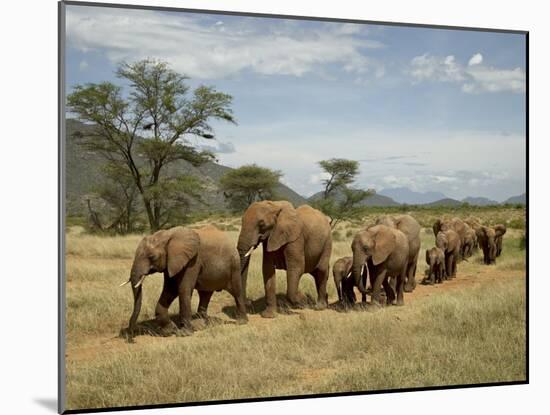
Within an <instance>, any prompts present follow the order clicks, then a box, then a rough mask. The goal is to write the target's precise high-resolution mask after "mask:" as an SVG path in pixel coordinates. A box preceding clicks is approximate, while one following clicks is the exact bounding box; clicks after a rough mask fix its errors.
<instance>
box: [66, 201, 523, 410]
mask: <svg viewBox="0 0 550 415" xmlns="http://www.w3.org/2000/svg"><path fill="white" fill-rule="evenodd" d="M385 211H388V209H385ZM383 212H384V209H372V214H370V215H369V216H370V217H366V218H364V219H363V220H362V221H357V222H353V223H352V222H342V223H339V224H338V226H337V228H336V230H335V232H334V245H333V253H332V260H331V265H332V263H333V262H334V261H336V260H337V259H338V258H339V257H341V256H347V255H351V252H350V242H351V239H352V238H353V235H354V233H355V231H357V230H358V229H359V228H360V227H361V224H362V223H368V222H369V221H370V220H372V219H373V218H374V217H376V216H377V215H379V214H381V213H383ZM390 213H395V211H391V212H390ZM409 213H411V214H412V215H413V216H414V217H416V218H417V220H418V221H419V222H420V223H421V225H422V226H423V230H422V233H421V235H422V248H421V249H422V250H421V254H420V258H419V263H418V271H417V281H420V280H421V279H422V278H423V272H424V270H425V268H426V265H425V262H424V250H425V249H426V248H429V247H431V246H433V243H434V237H433V233H432V231H431V228H430V226H431V223H433V221H434V220H435V218H436V217H439V216H441V215H443V214H452V215H457V216H462V217H465V216H469V214H470V213H473V214H475V215H476V216H478V217H481V218H482V220H483V221H484V223H487V224H494V223H503V222H507V223H508V227H509V229H508V232H507V233H506V235H505V236H504V249H503V254H502V256H501V257H499V258H497V264H496V265H491V266H486V265H483V264H482V262H481V253H480V252H477V253H476V254H475V255H474V256H473V257H472V258H470V259H469V261H468V262H461V263H460V264H459V265H458V276H457V278H456V279H454V280H452V281H447V282H445V283H443V284H441V285H435V286H424V285H421V284H418V285H417V288H416V290H415V291H414V293H412V294H406V296H405V306H404V307H394V306H391V307H385V308H383V309H381V310H380V311H377V312H368V311H364V310H353V311H349V312H342V311H339V310H337V309H335V308H334V307H331V308H330V309H328V310H324V311H314V310H312V309H307V308H306V309H299V310H290V309H286V308H284V307H283V308H282V309H281V314H280V315H279V316H278V317H277V318H276V319H274V320H271V319H269V320H268V319H262V318H261V317H260V316H259V314H257V313H258V312H259V311H260V310H261V309H262V307H263V295H264V290H263V282H262V276H261V253H260V252H259V251H260V250H261V249H260V250H258V252H256V253H255V254H254V255H253V256H252V260H251V264H250V273H249V292H248V294H249V296H250V297H251V298H252V299H253V300H255V301H254V303H253V307H254V310H252V312H251V314H249V323H248V324H247V325H243V326H237V325H235V324H234V320H233V318H232V316H233V315H234V303H233V299H232V297H231V296H230V295H229V294H227V293H225V292H220V293H215V294H214V296H213V298H212V302H211V304H210V308H209V314H210V316H211V317H212V321H211V322H210V323H209V324H208V325H205V324H204V322H203V321H202V320H199V319H196V320H194V321H193V324H194V326H195V327H196V329H197V331H196V332H195V333H194V334H193V335H192V336H190V337H169V338H163V337H156V336H154V335H151V334H143V335H140V336H138V337H136V343H135V344H127V343H126V341H125V339H123V338H121V337H119V332H120V330H121V329H123V328H125V327H127V324H128V319H129V316H130V313H131V310H132V295H131V290H130V289H129V288H128V287H127V286H126V287H123V288H119V287H118V285H119V284H120V283H121V282H123V281H125V280H127V279H128V275H129V270H130V266H131V263H132V259H133V254H134V250H135V248H136V246H137V244H138V242H139V240H140V239H141V235H132V236H123V237H122V236H116V237H102V236H93V235H89V234H86V233H85V232H83V230H82V228H79V227H70V228H68V230H67V236H66V238H67V252H66V258H67V309H66V317H67V327H66V329H67V335H66V373H67V377H66V387H67V388H66V389H67V402H66V404H67V408H68V409H79V408H101V407H116V406H129V405H144V404H155V403H157V404H162V403H181V402H194V401H207V400H220V399H223V400H228V399H240V398H253V397H266V396H284V395H297V394H300V395H303V394H317V393H334V392H346V391H369V390H380V389H394V388H409V387H423V386H434V385H455V384H470V383H486V382H505V381H521V380H525V376H526V365H525V364H526V350H525V341H526V339H525V335H526V330H525V310H526V289H525V288H526V286H525V282H526V281H525V279H526V273H525V250H522V249H520V239H521V238H522V236H523V235H524V229H523V227H524V215H525V211H524V209H523V208H513V207H509V208H493V209H478V210H477V211H475V212H469V211H468V210H464V209H459V210H457V211H455V212H447V211H445V209H441V208H439V209H418V210H411V211H410V212H409ZM206 222H209V223H214V224H217V225H218V226H219V227H220V228H222V229H224V230H226V231H227V232H228V233H229V235H230V236H231V237H232V238H233V239H234V240H235V241H236V240H237V237H238V232H239V226H240V219H239V218H237V217H223V216H216V217H212V218H210V219H209V220H204V221H203V222H198V223H195V224H193V225H192V226H200V225H201V224H204V223H206ZM285 280H286V278H285V275H284V272H283V271H277V287H278V292H279V293H281V294H282V293H284V292H285V291H286V281H285ZM161 285H162V276H161V275H160V274H156V275H152V276H150V277H149V278H147V280H146V281H145V286H144V301H143V307H142V313H141V315H140V322H144V321H147V320H152V319H153V318H154V308H155V304H156V301H157V300H158V296H159V295H160V291H161ZM300 288H301V290H302V291H303V292H304V293H305V294H306V295H307V294H309V295H310V296H311V297H313V298H315V285H314V283H313V278H311V277H310V276H309V275H304V276H303V277H302V280H301V283H300ZM281 297H282V296H281ZM336 300H337V294H336V289H335V287H334V283H333V281H332V272H331V276H330V281H329V302H330V303H335V302H336ZM197 304H198V296H197V295H196V294H195V295H194V297H193V307H194V309H195V310H196V307H197ZM177 310H178V303H177V301H175V302H174V304H173V305H172V308H171V312H172V313H174V314H177Z"/></svg>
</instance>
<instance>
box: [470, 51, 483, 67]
mask: <svg viewBox="0 0 550 415" xmlns="http://www.w3.org/2000/svg"><path fill="white" fill-rule="evenodd" d="M481 62H483V55H482V54H481V53H476V54H475V55H473V56H472V57H471V58H470V60H469V61H468V66H474V65H479V64H480V63H481Z"/></svg>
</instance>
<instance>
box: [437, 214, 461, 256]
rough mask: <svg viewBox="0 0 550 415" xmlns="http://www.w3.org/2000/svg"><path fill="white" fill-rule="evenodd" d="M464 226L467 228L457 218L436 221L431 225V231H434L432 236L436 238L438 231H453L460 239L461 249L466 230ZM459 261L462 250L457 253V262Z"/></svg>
mask: <svg viewBox="0 0 550 415" xmlns="http://www.w3.org/2000/svg"><path fill="white" fill-rule="evenodd" d="M466 226H467V225H466V223H464V222H463V221H462V219H460V218H457V217H454V218H452V219H444V220H441V219H438V220H436V221H435V223H434V225H433V231H434V235H435V236H437V234H438V233H439V231H446V230H448V229H452V230H454V231H455V232H456V233H457V234H458V237H459V239H460V246H461V247H462V246H463V245H464V239H465V238H466V230H467V228H466ZM460 259H462V248H461V251H460V252H459V256H458V258H457V260H460Z"/></svg>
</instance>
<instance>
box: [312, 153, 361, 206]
mask: <svg viewBox="0 0 550 415" xmlns="http://www.w3.org/2000/svg"><path fill="white" fill-rule="evenodd" d="M319 166H321V168H322V169H323V170H324V171H325V173H327V174H328V178H327V179H325V180H323V181H322V183H323V185H324V186H325V188H324V190H323V199H328V197H329V196H330V195H331V194H332V193H333V192H334V191H335V190H337V189H342V188H343V187H346V186H348V185H350V184H351V183H353V182H354V181H355V178H356V176H357V175H358V174H359V162H357V161H355V160H347V159H339V158H333V159H330V160H321V161H320V162H319Z"/></svg>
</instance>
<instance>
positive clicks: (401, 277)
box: [395, 269, 407, 305]
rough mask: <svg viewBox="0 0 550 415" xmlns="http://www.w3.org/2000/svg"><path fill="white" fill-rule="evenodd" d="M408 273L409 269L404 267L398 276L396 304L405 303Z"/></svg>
mask: <svg viewBox="0 0 550 415" xmlns="http://www.w3.org/2000/svg"><path fill="white" fill-rule="evenodd" d="M406 275H407V270H406V269H404V270H403V271H402V272H401V273H400V274H399V275H398V276H397V278H396V279H397V301H396V303H395V304H396V305H404V304H405V300H404V299H403V292H404V291H405V276H406Z"/></svg>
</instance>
